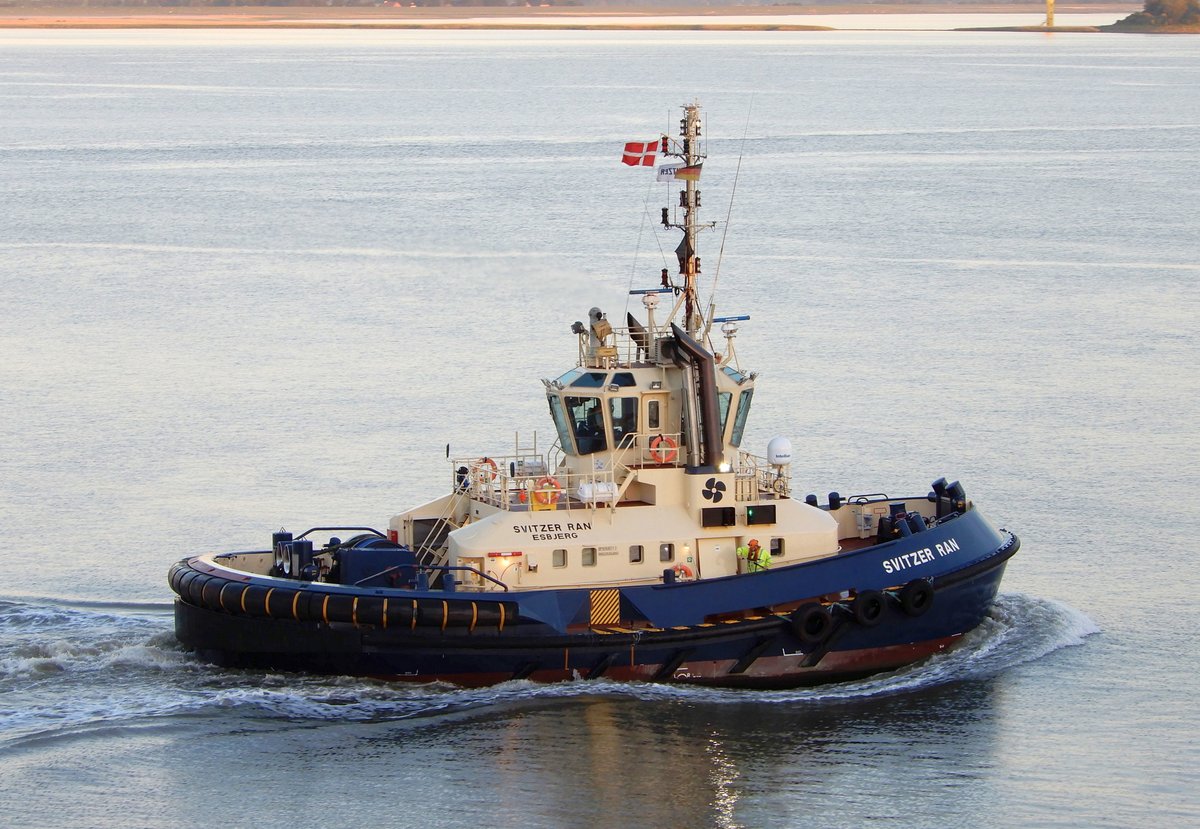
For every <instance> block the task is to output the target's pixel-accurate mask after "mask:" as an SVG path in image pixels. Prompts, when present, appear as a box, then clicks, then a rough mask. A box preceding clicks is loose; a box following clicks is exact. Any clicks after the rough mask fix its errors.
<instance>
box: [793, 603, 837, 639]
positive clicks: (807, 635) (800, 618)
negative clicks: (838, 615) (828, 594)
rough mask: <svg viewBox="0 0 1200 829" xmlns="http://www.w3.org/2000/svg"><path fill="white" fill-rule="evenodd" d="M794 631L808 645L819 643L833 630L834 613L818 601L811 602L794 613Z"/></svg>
mask: <svg viewBox="0 0 1200 829" xmlns="http://www.w3.org/2000/svg"><path fill="white" fill-rule="evenodd" d="M792 632H793V633H795V634H796V638H797V639H799V640H800V641H801V642H803V643H804V644H806V645H819V644H821V643H822V642H824V641H825V640H826V639H827V638H829V634H830V633H832V632H833V614H832V613H831V612H830V611H829V608H827V607H825V606H824V605H821V604H818V603H817V602H809V603H808V604H805V605H801V606H800V607H798V608H796V610H795V611H794V612H793V613H792Z"/></svg>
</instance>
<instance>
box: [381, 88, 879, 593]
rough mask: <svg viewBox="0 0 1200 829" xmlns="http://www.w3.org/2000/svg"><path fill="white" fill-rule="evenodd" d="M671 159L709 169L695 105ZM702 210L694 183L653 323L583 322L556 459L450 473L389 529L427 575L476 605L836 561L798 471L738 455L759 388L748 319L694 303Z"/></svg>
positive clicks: (528, 458)
mask: <svg viewBox="0 0 1200 829" xmlns="http://www.w3.org/2000/svg"><path fill="white" fill-rule="evenodd" d="M663 153H664V154H667V155H672V156H675V157H677V158H678V159H680V161H681V163H682V165H683V166H686V167H692V168H694V167H696V166H698V165H700V164H701V163H702V161H703V159H704V157H705V156H704V153H703V152H702V147H701V122H700V115H699V107H698V106H696V105H692V106H688V107H686V108H685V114H684V118H683V119H682V121H681V123H680V139H679V140H677V141H669V140H668V139H667V138H666V137H664V138H663ZM699 206H700V191H699V189H698V188H697V186H696V181H695V180H687V181H686V182H684V186H683V187H682V188H681V189H680V191H679V204H678V208H676V210H675V214H674V215H673V214H672V213H671V211H670V210H669V209H664V210H663V216H662V222H663V224H664V225H665V226H667V227H669V228H675V229H678V230H681V231H682V232H683V242H682V243H681V244H680V246H679V248H677V250H676V253H677V255H678V258H679V278H678V279H676V280H671V279H670V278H669V276H668V273H667V271H666V270H665V269H664V271H663V273H662V285H661V287H658V288H654V289H650V290H641V291H635V292H634V293H635V294H638V295H640V296H641V299H642V304H643V306H644V310H645V322H644V323H643V322H642V321H640V320H638V319H636V318H635V317H634V316H633V315H632V314H630V315H628V318H627V325H626V326H622V327H614V326H613V325H612V324H611V323H610V322H609V321H608V319H607V318H606V316H605V315H604V313H603V312H602V311H601V310H600V309H598V308H593V309H591V311H590V312H589V314H588V322H587V323H586V324H585V323H583V322H577V323H575V325H574V327H573V329H572V330H573V331H574V333H575V335H576V337H577V340H578V359H577V362H576V366H575V368H573V369H572V370H570V371H568V372H566V373H565V374H563V375H562V376H561V377H558V378H555V379H546V380H543V381H542V383H543V384H544V386H545V393H546V398H547V402H548V405H549V409H550V415H551V419H552V421H553V423H554V427H555V434H556V439H555V441H554V443H553V445H552V446H551V448H550V449H549V451H547V452H544V453H543V452H539V451H538V449H537V447H536V442H535V445H534V446H532V447H521V446H520V441H519V439H518V441H517V442H516V445H515V446H516V448H515V450H514V451H513V453H511V454H506V455H495V456H488V457H478V458H471V459H458V460H455V461H454V462H453V468H454V470H455V478H454V487H453V491H452V492H451V493H450V494H448V495H445V496H443V497H442V498H439V499H437V500H435V501H432V502H430V503H428V504H424V505H422V506H420V507H417V508H415V509H412V510H409V511H408V512H405V513H401V514H400V515H396V516H394V517H393V518H392V519H391V522H390V524H389V529H390V534H391V536H392V537H393V539H394V540H397V541H400V542H402V543H404V544H407V545H409V546H411V547H412V548H413V549H414V550H416V551H417V552H418V554H419V556H420V557H421V559H422V560H423V561H425V562H427V563H431V564H437V565H445V566H449V567H451V568H454V567H462V568H470V569H466V570H459V571H456V570H450V571H448V572H449V573H451V574H452V575H456V576H457V577H458V578H459V580H460V582H461V585H460V589H466V590H500V589H504V586H507V588H508V589H522V588H524V589H533V588H548V587H563V586H588V585H596V586H609V585H615V584H636V583H643V582H644V583H650V582H656V581H662V580H663V579H664V578H667V579H670V578H683V579H692V578H699V579H708V578H714V577H720V576H729V575H733V574H736V573H738V572H739V566H740V565H739V558H738V556H737V548H738V547H740V546H743V545H745V544H746V543H747V542H748V541H749V539H750V538H752V537H753V538H757V539H758V540H759V542H760V543H761V545H762V546H763V547H764V548H765V549H769V550H770V551H771V553H772V556H773V559H774V562H775V566H785V565H787V564H792V563H796V562H800V561H804V560H808V559H812V558H818V557H822V556H828V555H833V554H835V553H836V552H837V551H838V537H839V528H838V522H837V520H835V519H834V518H833V517H832V516H831V515H830V514H829V513H828V512H827V511H825V510H821V509H819V508H817V507H816V506H813V505H810V504H807V503H803V502H799V501H795V500H792V499H791V497H790V495H791V482H790V475H789V469H788V462H789V460H790V458H788V457H772V458H770V459H767V458H761V457H756V456H754V455H752V454H750V453H748V452H745V451H743V450H742V449H741V443H742V436H743V434H744V432H745V428H746V421H747V418H748V417H749V414H750V409H751V405H752V401H753V397H754V390H755V381H756V374H755V373H753V372H746V371H744V370H743V369H742V368H741V367H740V365H739V364H738V360H737V355H736V350H735V347H734V346H735V337H736V335H737V332H738V323H739V322H741V321H743V320H745V319H747V318H746V317H726V318H720V317H714V316H713V314H712V309H711V308H710V309H709V310H708V313H707V314H706V313H705V312H704V311H703V310H702V309H701V307H700V304H699V302H698V301H697V295H696V277H697V275H698V274H699V273H700V268H701V263H700V258H699V257H698V256H697V255H696V244H695V240H696V231H697V229H699V228H701V227H706V226H702V225H700V224H699V223H698V221H697V216H698V209H699ZM664 300H666V303H663V301H664ZM660 303H663V308H662V310H663V311H664V312H665V320H664V321H661V322H660V321H659V320H658V319H657V318H656V314H657V313H658V312H659V310H660V308H659V306H660ZM668 303H669V304H668ZM714 326H718V328H717V330H716V331H714V330H713V329H714ZM714 340H715V341H716V342H717V343H719V346H718V347H714V344H713V343H714ZM855 534H856V535H857V532H856V533H855ZM471 570H476V571H479V572H482V573H484V574H486V576H487V578H481V577H480V576H479V575H478V574H477V573H475V572H471ZM664 571H669V573H667V572H664Z"/></svg>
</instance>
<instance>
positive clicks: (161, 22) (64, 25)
mask: <svg viewBox="0 0 1200 829" xmlns="http://www.w3.org/2000/svg"><path fill="white" fill-rule="evenodd" d="M1045 8H1046V7H1045V4H1044V3H1016V4H999V3H996V4H974V3H970V4H958V3H949V4H936V3H922V4H895V5H892V4H888V5H878V4H867V5H859V4H853V3H847V4H844V5H819V6H694V7H667V8H657V7H647V6H627V7H612V6H604V7H595V6H559V7H524V6H521V7H496V6H470V7H464V6H438V7H421V8H413V7H336V6H303V7H301V6H237V7H231V6H222V7H175V8H165V7H153V8H147V7H139V8H137V9H134V8H130V7H109V8H96V7H78V6H73V7H59V8H47V7H43V6H35V7H0V29H211V28H246V29H522V30H528V29H529V28H531V26H532V25H533V24H534V23H535V22H536V28H537V30H539V31H540V30H543V29H544V30H554V29H619V30H630V31H636V30H641V29H654V30H674V29H686V30H712V31H730V30H733V31H811V30H829V29H830V28H831V27H829V26H823V25H813V24H811V23H806V22H805V19H806V18H812V17H818V16H835V15H852V14H853V15H879V16H883V15H895V14H905V15H968V14H970V15H980V16H986V15H988V14H1029V15H1031V16H1034V17H1036V16H1037V15H1039V14H1042V15H1044V13H1045ZM1140 10H1141V7H1140V5H1138V4H1137V3H1136V0H1135V2H1130V3H1124V2H1113V3H1074V4H1061V3H1058V4H1056V6H1055V11H1056V12H1057V13H1058V14H1060V15H1069V14H1104V13H1109V12H1111V13H1112V14H1113V16H1114V19H1116V18H1119V17H1124V16H1125V15H1127V14H1131V13H1132V12H1135V11H1140ZM768 16H769V17H771V18H773V19H772V20H771V21H770V22H768V21H766V20H764V21H763V22H762V23H756V22H754V21H753V20H751V19H748V20H739V21H738V22H736V23H730V22H727V21H720V20H713V21H712V22H711V23H707V22H704V21H703V20H702V18H706V17H712V18H730V17H734V18H755V17H768ZM631 17H633V18H638V17H644V18H647V19H646V21H645V22H644V23H643V22H640V21H638V22H630V21H629V20H628V18H631ZM781 17H786V18H788V20H787V22H784V23H780V22H779V21H778V19H777V18H781ZM605 18H614V19H615V18H621V20H620V22H616V20H614V22H612V23H605V22H604V19H605ZM671 18H688V21H686V22H685V21H683V20H682V19H681V20H680V21H679V22H677V23H673V22H671ZM793 18H794V20H793ZM525 21H529V22H528V23H527V22H525Z"/></svg>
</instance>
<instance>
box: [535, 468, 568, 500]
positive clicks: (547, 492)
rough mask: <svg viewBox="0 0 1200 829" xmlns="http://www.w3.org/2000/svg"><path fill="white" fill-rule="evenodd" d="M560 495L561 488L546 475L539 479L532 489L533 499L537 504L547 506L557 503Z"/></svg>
mask: <svg viewBox="0 0 1200 829" xmlns="http://www.w3.org/2000/svg"><path fill="white" fill-rule="evenodd" d="M561 494H562V487H561V486H559V483H558V481H557V480H555V479H554V478H551V477H550V476H549V475H546V476H545V477H543V478H540V479H539V480H538V482H537V483H536V484H534V487H533V497H534V498H536V499H537V502H538V503H539V504H544V505H546V506H549V505H550V504H557V503H558V496H559V495H561Z"/></svg>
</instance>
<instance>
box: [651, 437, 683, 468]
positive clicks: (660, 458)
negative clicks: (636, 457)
mask: <svg viewBox="0 0 1200 829" xmlns="http://www.w3.org/2000/svg"><path fill="white" fill-rule="evenodd" d="M661 446H666V447H667V450H666V451H665V452H664V451H661V450H660V448H659V447H661ZM678 455H679V444H678V443H676V442H675V441H674V440H672V439H671V438H669V437H664V436H663V435H659V436H658V437H656V438H655V439H654V440H652V441H650V457H652V458H654V461H655V463H671V462H672V461H674V460H675V458H676V457H677V456H678Z"/></svg>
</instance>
